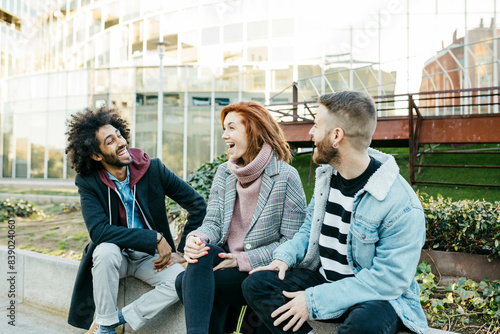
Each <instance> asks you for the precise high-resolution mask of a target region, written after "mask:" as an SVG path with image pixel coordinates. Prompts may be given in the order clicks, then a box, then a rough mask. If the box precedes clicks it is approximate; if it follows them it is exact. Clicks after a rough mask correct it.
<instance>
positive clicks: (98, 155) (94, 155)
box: [90, 153, 102, 161]
mask: <svg viewBox="0 0 500 334" xmlns="http://www.w3.org/2000/svg"><path fill="white" fill-rule="evenodd" d="M90 157H91V158H92V159H93V160H95V161H101V160H102V155H101V154H100V153H94V154H92V155H91V156H90Z"/></svg>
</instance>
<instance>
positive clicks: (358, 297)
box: [243, 91, 427, 333]
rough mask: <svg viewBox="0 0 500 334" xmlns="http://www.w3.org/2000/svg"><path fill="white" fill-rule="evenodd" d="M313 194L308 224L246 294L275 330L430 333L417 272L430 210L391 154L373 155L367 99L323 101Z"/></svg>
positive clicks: (352, 95) (254, 275)
mask: <svg viewBox="0 0 500 334" xmlns="http://www.w3.org/2000/svg"><path fill="white" fill-rule="evenodd" d="M318 102H319V107H318V110H317V115H316V119H315V124H314V126H313V127H312V129H311V131H310V134H311V135H312V136H313V140H314V142H315V144H316V146H317V149H316V151H315V152H314V155H313V159H314V161H315V162H316V163H317V164H320V166H319V167H318V168H317V170H316V184H315V189H314V196H313V199H312V200H311V203H310V204H309V206H308V214H307V217H306V219H305V222H304V224H303V226H302V227H301V228H300V230H299V232H298V233H297V234H295V236H294V237H293V239H292V240H289V241H288V242H286V243H284V244H282V245H281V246H279V247H278V248H277V249H276V250H275V251H274V253H273V259H274V260H273V261H272V262H271V263H270V264H269V265H267V266H263V267H260V268H257V269H254V270H253V271H252V272H250V274H251V275H250V276H249V277H248V278H247V279H246V281H245V282H244V283H243V293H244V296H245V298H246V300H247V302H248V304H249V305H250V307H251V308H252V309H253V310H254V311H255V312H256V313H257V314H258V315H259V317H260V318H261V320H262V321H263V322H264V323H265V324H266V326H267V327H268V328H269V329H270V330H271V332H273V333H284V332H285V331H287V330H289V329H293V331H294V332H297V333H310V332H312V328H311V326H310V325H309V324H308V323H307V322H306V321H307V320H325V321H333V322H341V323H342V324H341V325H340V326H339V327H338V333H397V332H398V331H402V330H410V331H412V332H416V333H425V331H426V329H427V321H426V317H425V314H424V312H423V310H422V307H421V305H420V301H419V287H418V284H417V282H416V281H415V278H414V275H415V272H416V267H417V264H418V261H419V258H420V250H421V248H422V246H423V244H424V240H425V218H424V213H423V210H422V206H421V204H420V201H419V199H418V197H417V196H416V194H415V192H414V191H413V189H412V188H411V187H410V185H409V184H408V183H407V182H406V181H405V180H404V178H403V177H402V176H401V175H400V174H399V168H398V166H397V164H396V162H395V160H394V158H393V157H392V156H390V155H387V154H384V153H382V152H379V151H377V150H374V149H371V148H369V145H370V142H371V138H372V136H373V133H374V132H375V127H376V124H377V111H376V108H375V104H374V103H373V101H372V99H371V98H370V97H369V96H368V95H366V94H364V93H360V92H351V91H347V92H337V93H333V94H325V95H322V96H321V97H320V98H319V101H318Z"/></svg>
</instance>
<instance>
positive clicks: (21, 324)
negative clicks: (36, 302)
mask: <svg viewBox="0 0 500 334" xmlns="http://www.w3.org/2000/svg"><path fill="white" fill-rule="evenodd" d="M9 305H10V303H9V300H7V299H5V298H0V309H1V310H3V311H2V313H1V314H2V316H1V317H0V319H2V320H1V321H0V334H11V333H19V334H39V333H44V334H63V333H75V334H80V333H85V332H86V331H85V330H83V329H78V328H75V327H72V326H70V325H68V323H67V321H66V317H65V316H63V315H61V314H57V313H52V312H48V311H46V310H42V309H38V308H36V307H33V306H30V305H29V304H27V303H21V304H15V313H14V316H15V319H14V322H13V323H14V324H15V326H12V325H10V324H9V323H8V322H9V321H12V319H10V318H8V317H6V316H8V315H9V314H8V312H9V311H8V310H7V307H9ZM9 313H10V312H9Z"/></svg>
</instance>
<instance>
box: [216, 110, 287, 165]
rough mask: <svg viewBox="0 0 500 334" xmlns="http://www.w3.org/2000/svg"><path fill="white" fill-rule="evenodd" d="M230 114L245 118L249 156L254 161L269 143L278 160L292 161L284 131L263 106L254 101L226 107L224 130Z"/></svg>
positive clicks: (223, 112)
mask: <svg viewBox="0 0 500 334" xmlns="http://www.w3.org/2000/svg"><path fill="white" fill-rule="evenodd" d="M230 112H237V113H238V114H239V115H240V116H242V117H243V125H244V126H245V128H246V132H247V136H248V149H247V155H248V157H249V158H250V161H253V159H255V157H256V156H257V154H259V151H260V149H261V148H262V145H263V144H264V143H268V144H269V145H271V147H272V148H273V150H274V152H276V153H277V154H278V160H283V161H285V162H287V163H288V162H289V161H290V157H291V154H290V146H289V145H288V143H287V142H286V140H285V135H284V134H283V130H281V127H280V126H279V125H278V122H276V120H275V119H274V118H273V116H272V115H271V113H270V112H269V111H268V110H267V109H266V108H264V107H263V106H262V105H261V104H259V103H257V102H253V101H248V102H237V103H233V104H230V105H228V106H225V107H224V108H223V109H222V110H221V113H220V122H221V125H222V128H224V119H226V116H227V114H229V113H230ZM247 163H248V162H247Z"/></svg>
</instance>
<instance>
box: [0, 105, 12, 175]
mask: <svg viewBox="0 0 500 334" xmlns="http://www.w3.org/2000/svg"><path fill="white" fill-rule="evenodd" d="M9 109H10V108H9V104H8V103H5V111H6V112H5V114H4V116H3V124H0V125H1V126H2V127H3V128H2V144H3V159H2V164H3V166H2V177H12V159H13V157H14V152H13V149H12V140H13V129H14V117H13V113H12V111H10V110H9Z"/></svg>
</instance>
